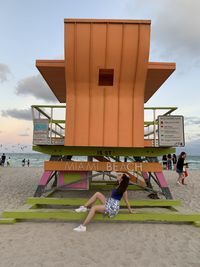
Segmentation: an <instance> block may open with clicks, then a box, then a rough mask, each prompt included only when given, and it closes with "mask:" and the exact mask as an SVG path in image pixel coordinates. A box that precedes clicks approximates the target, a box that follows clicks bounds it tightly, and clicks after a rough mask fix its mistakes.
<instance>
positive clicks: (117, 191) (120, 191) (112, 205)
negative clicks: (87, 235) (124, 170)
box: [73, 174, 133, 232]
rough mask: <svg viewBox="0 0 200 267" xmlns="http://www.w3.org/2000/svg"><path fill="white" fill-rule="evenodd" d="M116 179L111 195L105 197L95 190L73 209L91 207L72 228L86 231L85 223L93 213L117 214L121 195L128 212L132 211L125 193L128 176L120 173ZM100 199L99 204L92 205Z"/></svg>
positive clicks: (110, 215) (79, 210) (81, 210)
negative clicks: (81, 204) (82, 203)
mask: <svg viewBox="0 0 200 267" xmlns="http://www.w3.org/2000/svg"><path fill="white" fill-rule="evenodd" d="M117 180H118V186H117V188H114V189H113V190H112V193H111V197H109V198H107V199H106V197H105V196H104V195H103V194H102V193H100V192H96V193H95V194H94V195H93V196H92V197H91V198H90V199H89V200H88V201H87V202H86V203H85V205H84V206H80V207H79V208H78V209H75V212H86V211H87V210H88V207H90V206H91V209H90V211H89V213H88V215H87V217H86V219H85V220H84V222H83V223H82V224H81V225H79V226H78V227H76V228H74V229H73V230H74V231H76V232H85V231H86V225H87V224H88V223H89V222H90V221H91V220H92V218H93V217H94V215H95V213H96V212H98V213H103V214H105V215H108V216H109V217H113V216H115V215H117V214H118V212H119V202H120V200H121V198H122V197H123V198H124V200H125V203H126V205H127V208H128V210H129V212H130V213H133V211H132V209H131V207H130V205H129V202H128V193H127V187H128V185H129V177H128V176H127V175H126V174H121V175H119V176H118V178H117ZM97 199H98V200H100V202H101V205H94V206H92V204H94V203H95V201H96V200H97Z"/></svg>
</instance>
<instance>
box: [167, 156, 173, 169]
mask: <svg viewBox="0 0 200 267" xmlns="http://www.w3.org/2000/svg"><path fill="white" fill-rule="evenodd" d="M167 169H168V170H172V155H171V154H168V155H167Z"/></svg>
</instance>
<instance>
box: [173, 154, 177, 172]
mask: <svg viewBox="0 0 200 267" xmlns="http://www.w3.org/2000/svg"><path fill="white" fill-rule="evenodd" d="M172 162H173V167H174V170H176V163H177V157H176V154H173V156H172Z"/></svg>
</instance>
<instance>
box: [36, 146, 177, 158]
mask: <svg viewBox="0 0 200 267" xmlns="http://www.w3.org/2000/svg"><path fill="white" fill-rule="evenodd" d="M32 149H33V150H34V151H37V152H41V153H44V154H49V155H72V156H75V155H76V156H86V155H87V156H138V157H139V156H144V157H145V156H146V157H156V156H162V155H165V154H173V153H175V148H171V147H169V148H161V147H151V148H149V147H148V148H130V147H116V148H113V147H101V148H99V147H69V146H54V145H52V146H47V145H38V146H33V147H32Z"/></svg>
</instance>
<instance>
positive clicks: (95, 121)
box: [89, 24, 106, 146]
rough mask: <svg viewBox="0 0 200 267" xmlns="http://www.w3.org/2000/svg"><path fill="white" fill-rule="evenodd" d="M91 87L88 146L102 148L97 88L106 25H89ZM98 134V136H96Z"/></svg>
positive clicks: (100, 93)
mask: <svg viewBox="0 0 200 267" xmlns="http://www.w3.org/2000/svg"><path fill="white" fill-rule="evenodd" d="M90 47H91V55H90V60H91V64H90V68H91V87H90V129H89V146H95V145H96V144H98V145H99V146H103V135H104V107H105V105H104V89H103V87H102V86H98V72H99V68H104V66H105V57H106V51H105V47H106V25H105V24H102V25H101V24H92V25H91V46H90ZM97 133H98V134H97Z"/></svg>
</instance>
